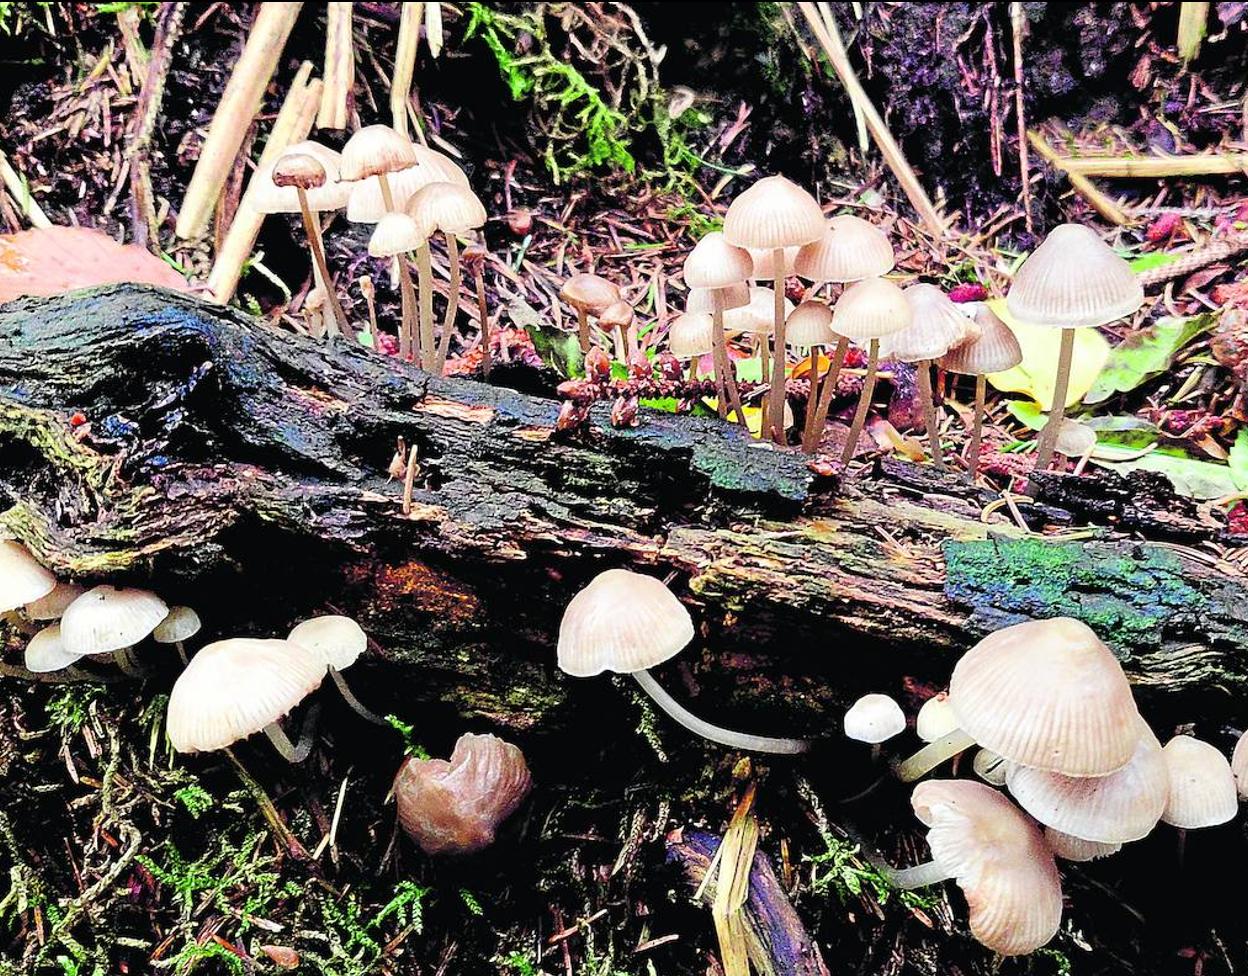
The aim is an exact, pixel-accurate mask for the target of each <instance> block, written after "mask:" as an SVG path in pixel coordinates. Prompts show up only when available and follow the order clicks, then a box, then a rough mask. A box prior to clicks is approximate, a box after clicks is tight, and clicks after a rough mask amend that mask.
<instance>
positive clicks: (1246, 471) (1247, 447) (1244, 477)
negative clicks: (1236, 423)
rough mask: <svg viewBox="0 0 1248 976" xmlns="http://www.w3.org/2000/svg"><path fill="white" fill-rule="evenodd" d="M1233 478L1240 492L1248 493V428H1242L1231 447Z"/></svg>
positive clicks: (1230, 459) (1230, 460)
mask: <svg viewBox="0 0 1248 976" xmlns="http://www.w3.org/2000/svg"><path fill="white" fill-rule="evenodd" d="M1229 462H1230V468H1231V478H1232V479H1233V480H1234V482H1235V487H1236V488H1238V489H1239V490H1240V491H1248V427H1244V428H1241V429H1240V431H1239V433H1238V434H1237V435H1236V436H1235V443H1234V444H1232V445H1231V456H1230V458H1229Z"/></svg>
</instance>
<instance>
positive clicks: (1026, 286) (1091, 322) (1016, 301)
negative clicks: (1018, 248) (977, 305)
mask: <svg viewBox="0 0 1248 976" xmlns="http://www.w3.org/2000/svg"><path fill="white" fill-rule="evenodd" d="M1005 301H1006V306H1007V307H1008V308H1009V310H1010V314H1011V315H1012V316H1014V318H1016V319H1018V321H1020V322H1027V323H1028V324H1030V325H1046V326H1052V327H1053V328H1058V329H1077V328H1086V327H1090V326H1096V325H1104V324H1106V323H1107V322H1113V321H1116V320H1117V319H1122V318H1126V317H1127V316H1129V315H1132V314H1133V313H1134V312H1135V311H1136V310H1137V309H1139V307H1140V306H1141V305H1142V304H1143V303H1144V288H1143V286H1142V285H1141V284H1140V282H1139V279H1138V278H1136V276H1135V272H1133V271H1132V270H1131V266H1130V265H1129V264H1127V262H1126V261H1124V260H1123V259H1122V258H1120V257H1119V256H1118V255H1117V254H1115V253H1114V252H1113V249H1112V248H1110V246H1109V245H1108V244H1106V243H1105V242H1104V241H1102V240H1101V239H1100V238H1099V237H1098V236H1097V235H1096V233H1095V232H1094V231H1093V230H1092V229H1091V228H1089V227H1085V226H1084V225H1083V224H1062V225H1060V226H1058V227H1055V228H1053V230H1052V231H1050V232H1049V235H1048V236H1047V237H1045V239H1044V241H1043V242H1041V244H1040V246H1039V247H1037V248H1036V249H1035V251H1033V252H1032V254H1031V256H1030V257H1029V258H1027V260H1026V261H1024V262H1023V264H1022V267H1020V268H1019V269H1018V273H1017V274H1015V275H1014V280H1013V281H1012V282H1011V283H1010V290H1009V293H1008V294H1007V295H1006V299H1005Z"/></svg>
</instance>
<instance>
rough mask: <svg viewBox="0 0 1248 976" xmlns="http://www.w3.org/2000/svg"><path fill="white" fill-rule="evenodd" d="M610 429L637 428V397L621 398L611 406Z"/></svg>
mask: <svg viewBox="0 0 1248 976" xmlns="http://www.w3.org/2000/svg"><path fill="white" fill-rule="evenodd" d="M611 426H612V427H636V426H637V397H635V396H622V397H619V398H617V399H616V401H615V403H613V404H612V405H611Z"/></svg>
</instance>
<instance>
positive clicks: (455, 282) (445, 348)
mask: <svg viewBox="0 0 1248 976" xmlns="http://www.w3.org/2000/svg"><path fill="white" fill-rule="evenodd" d="M443 235H444V236H445V237H446V256H447V259H448V261H449V263H450V266H451V280H450V291H449V292H448V293H447V297H446V316H445V317H444V318H443V319H442V338H441V340H440V341H439V342H438V358H437V361H436V362H435V363H434V368H433V371H434V372H435V373H437V374H438V375H439V376H441V375H442V371H443V370H444V369H445V368H446V355H447V353H448V352H449V351H450V348H451V333H452V332H454V331H455V316H456V315H458V314H459V288H460V284H461V282H462V280H463V278H462V275H461V273H460V268H459V242H458V241H456V240H455V235H454V234H451V233H447V232H446V231H443Z"/></svg>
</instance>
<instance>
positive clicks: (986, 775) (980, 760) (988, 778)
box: [971, 749, 1013, 786]
mask: <svg viewBox="0 0 1248 976" xmlns="http://www.w3.org/2000/svg"><path fill="white" fill-rule="evenodd" d="M1012 765H1013V764H1012V763H1011V762H1009V761H1008V760H1007V759H1005V758H1004V757H1003V756H1001V755H999V754H998V753H995V752H993V751H992V750H991V749H976V750H975V755H974V757H973V758H972V759H971V770H972V771H973V772H974V773H975V775H976V776H978V777H979V778H980V779H982V780H983V781H984V782H985V783H987V784H988V785H989V786H1004V785H1005V782H1006V779H1007V778H1008V777H1009V774H1010V766H1012Z"/></svg>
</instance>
